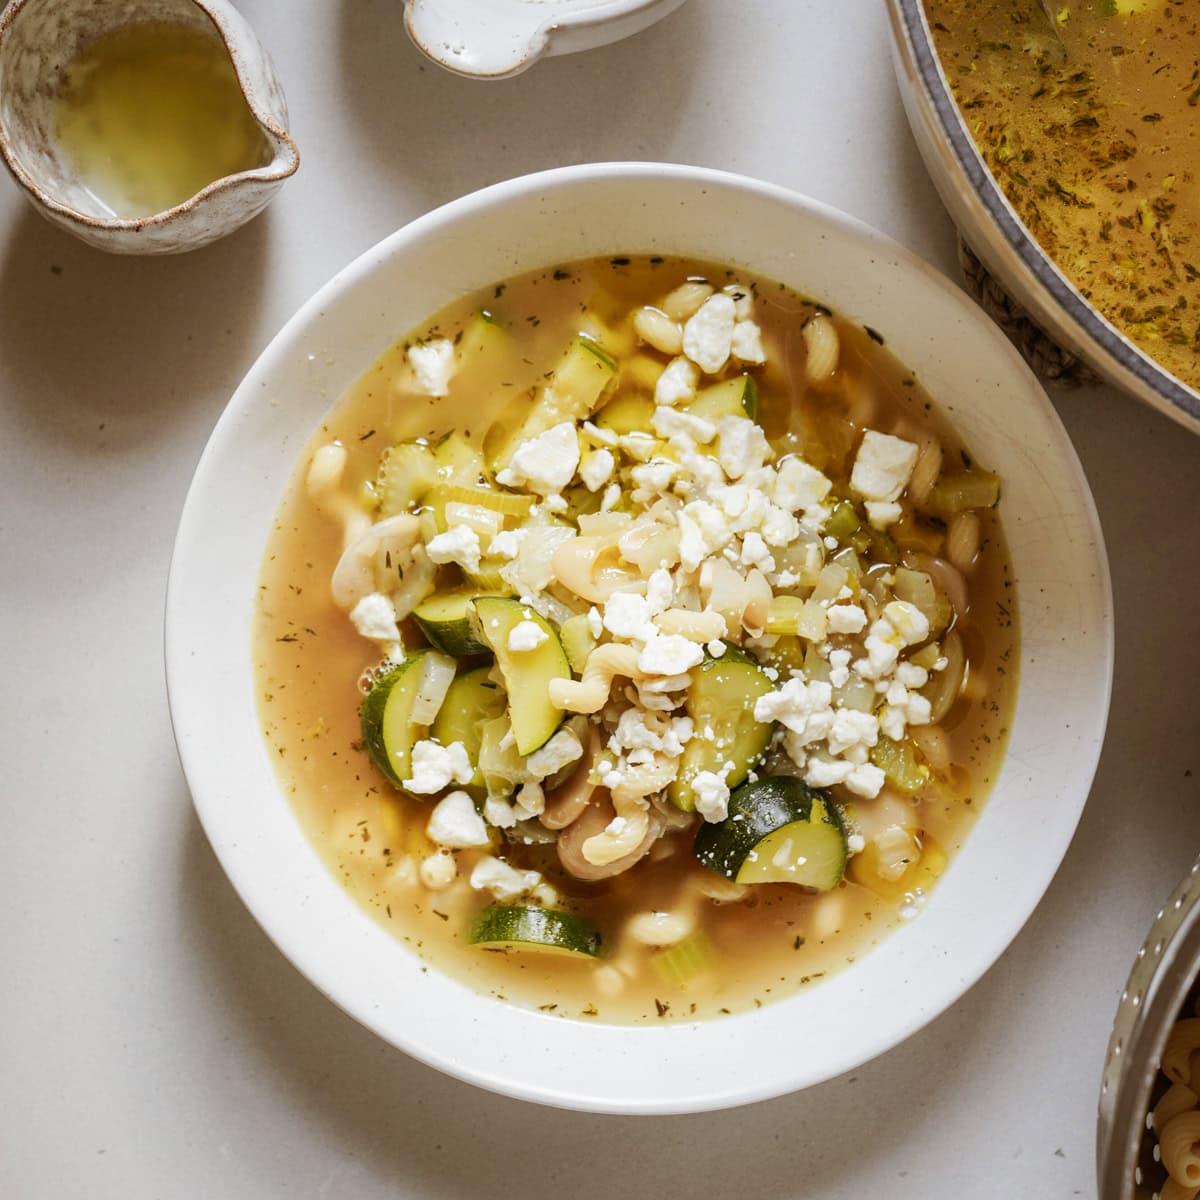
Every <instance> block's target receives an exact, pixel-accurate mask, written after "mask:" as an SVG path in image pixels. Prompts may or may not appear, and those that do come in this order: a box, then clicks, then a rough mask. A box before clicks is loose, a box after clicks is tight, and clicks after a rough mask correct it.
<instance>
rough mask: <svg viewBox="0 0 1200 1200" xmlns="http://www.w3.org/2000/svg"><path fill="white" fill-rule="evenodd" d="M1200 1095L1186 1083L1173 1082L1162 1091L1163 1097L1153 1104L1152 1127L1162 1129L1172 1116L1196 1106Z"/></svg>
mask: <svg viewBox="0 0 1200 1200" xmlns="http://www.w3.org/2000/svg"><path fill="white" fill-rule="evenodd" d="M1198 1099H1200V1096H1197V1094H1196V1093H1195V1092H1194V1091H1192V1089H1191V1088H1190V1087H1188V1085H1187V1084H1186V1083H1173V1084H1171V1086H1170V1087H1169V1088H1167V1090H1166V1091H1165V1092H1164V1093H1163V1098H1162V1099H1161V1100H1160V1101H1159V1102H1158V1103H1157V1104H1156V1105H1155V1106H1154V1128H1155V1129H1162V1128H1163V1126H1165V1125H1166V1124H1167V1123H1168V1122H1169V1121H1170V1120H1171V1119H1172V1118H1173V1117H1177V1116H1179V1114H1180V1113H1182V1112H1187V1111H1188V1109H1190V1108H1195V1107H1196V1101H1197V1100H1198Z"/></svg>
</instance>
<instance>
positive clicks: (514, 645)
mask: <svg viewBox="0 0 1200 1200" xmlns="http://www.w3.org/2000/svg"><path fill="white" fill-rule="evenodd" d="M549 640H550V635H549V634H548V633H547V632H546V631H545V630H544V629H543V628H542V627H541V626H540V625H539V624H538V623H537V622H536V621H520V622H518V623H517V624H516V625H514V626H513V628H512V632H511V633H510V634H509V635H508V648H509V649H510V650H511V651H513V653H514V654H527V653H529V651H530V650H536V649H537V648H538V647H539V646H540V645H541V644H542V643H543V642H546V641H549Z"/></svg>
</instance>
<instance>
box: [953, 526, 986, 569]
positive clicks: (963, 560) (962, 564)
mask: <svg viewBox="0 0 1200 1200" xmlns="http://www.w3.org/2000/svg"><path fill="white" fill-rule="evenodd" d="M982 537H983V527H982V526H981V525H980V523H979V514H978V513H974V512H960V513H955V515H954V517H953V518H952V519H951V521H950V528H949V531H948V532H947V534H946V557H947V558H948V559H949V560H950V561H951V563H953V564H954V566H956V567H957V568H958V569H959V570H960V571H969V570H970V569H971V568H972V567H973V566H974V565H975V560H976V559H977V558H978V557H979V547H980V544H981V541H982Z"/></svg>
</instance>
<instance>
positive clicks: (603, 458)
mask: <svg viewBox="0 0 1200 1200" xmlns="http://www.w3.org/2000/svg"><path fill="white" fill-rule="evenodd" d="M616 465H617V460H616V459H615V458H614V457H613V452H612V451H611V450H603V449H601V450H593V451H591V452H590V453H588V454H585V455H584V456H583V461H582V462H581V463H580V464H579V478H580V479H582V480H583V485H584V487H586V488H587V490H588V491H589V492H598V491H599V490H600V489H601V488H602V487H603V486H604V485H605V484H606V483H607V482H608V481H609V480H610V479H611V478H612V473H613V470H614V469H615V468H616Z"/></svg>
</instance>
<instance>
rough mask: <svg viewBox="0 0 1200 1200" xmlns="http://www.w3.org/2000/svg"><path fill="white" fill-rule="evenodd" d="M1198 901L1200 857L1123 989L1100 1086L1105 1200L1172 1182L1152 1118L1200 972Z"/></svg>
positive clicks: (1099, 1151) (1144, 1196)
mask: <svg viewBox="0 0 1200 1200" xmlns="http://www.w3.org/2000/svg"><path fill="white" fill-rule="evenodd" d="M1198 902H1200V859H1197V860H1196V862H1195V863H1193V864H1192V869H1191V870H1190V871H1189V872H1188V873H1187V875H1185V876H1184V878H1183V882H1182V883H1180V885H1179V886H1178V887H1177V888H1176V889H1175V891H1174V892H1173V893H1172V894H1171V898H1170V899H1169V900H1168V901H1167V902H1166V904H1164V905H1163V907H1162V908H1160V909H1159V910H1158V915H1157V916H1156V917H1155V918H1154V924H1153V925H1151V926H1150V932H1149V933H1148V934H1147V936H1146V940H1145V942H1143V943H1142V948H1141V949H1140V950H1139V951H1138V952H1137V958H1136V959H1135V960H1134V964H1133V970H1132V971H1130V973H1129V979H1128V981H1127V982H1126V984H1125V990H1124V991H1123V992H1122V993H1121V1002H1120V1004H1119V1005H1118V1006H1117V1015H1116V1018H1115V1020H1114V1021H1113V1031H1112V1037H1111V1038H1110V1039H1109V1043H1108V1056H1107V1057H1106V1059H1105V1062H1104V1077H1103V1082H1102V1084H1101V1087H1100V1111H1099V1116H1098V1121H1097V1129H1096V1178H1097V1180H1098V1183H1099V1196H1100V1200H1150V1198H1151V1197H1152V1196H1153V1195H1155V1194H1156V1193H1157V1192H1158V1191H1159V1190H1160V1189H1161V1187H1162V1186H1163V1184H1164V1183H1165V1182H1166V1173H1165V1172H1164V1171H1163V1169H1162V1167H1161V1166H1160V1165H1159V1164H1158V1162H1157V1161H1156V1156H1155V1154H1154V1149H1155V1138H1154V1135H1153V1133H1152V1132H1151V1131H1150V1129H1149V1122H1148V1119H1147V1115H1148V1113H1149V1111H1150V1106H1151V1104H1152V1103H1154V1102H1155V1101H1156V1100H1157V1098H1158V1096H1159V1094H1160V1093H1161V1092H1162V1091H1163V1090H1165V1086H1166V1085H1165V1082H1164V1081H1162V1079H1161V1076H1160V1075H1159V1071H1158V1065H1159V1059H1160V1058H1161V1056H1162V1050H1163V1046H1164V1044H1165V1043H1166V1040H1167V1034H1168V1033H1169V1032H1170V1029H1171V1026H1172V1025H1173V1024H1174V1023H1175V1020H1176V1018H1177V1017H1178V1016H1179V1015H1180V1010H1181V1009H1183V1007H1184V1005H1185V1004H1186V1002H1187V1001H1188V999H1189V998H1190V997H1191V994H1192V991H1193V987H1194V986H1195V984H1196V976H1197V971H1198V970H1200V903H1198ZM1189 1015H1190V1010H1189Z"/></svg>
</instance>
